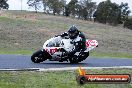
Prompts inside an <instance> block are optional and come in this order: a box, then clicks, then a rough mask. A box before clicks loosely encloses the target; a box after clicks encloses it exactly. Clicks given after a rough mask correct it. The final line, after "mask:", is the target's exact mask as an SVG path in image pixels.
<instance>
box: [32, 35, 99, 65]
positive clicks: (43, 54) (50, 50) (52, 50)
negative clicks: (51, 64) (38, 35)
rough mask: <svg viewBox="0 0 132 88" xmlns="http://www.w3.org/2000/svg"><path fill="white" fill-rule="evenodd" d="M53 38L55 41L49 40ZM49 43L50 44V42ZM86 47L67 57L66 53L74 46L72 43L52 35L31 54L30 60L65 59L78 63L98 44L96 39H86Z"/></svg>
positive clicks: (37, 61) (36, 61)
mask: <svg viewBox="0 0 132 88" xmlns="http://www.w3.org/2000/svg"><path fill="white" fill-rule="evenodd" d="M51 40H54V41H55V43H51V42H50V41H51ZM50 43H51V44H50ZM85 44H86V49H85V50H80V51H79V52H76V53H75V54H74V55H73V56H72V57H69V55H67V54H66V53H67V52H69V51H71V50H72V49H73V48H74V43H73V42H72V40H71V39H69V38H66V37H65V38H62V37H60V36H58V37H53V38H51V39H49V40H47V41H46V42H45V43H44V45H43V48H42V49H41V50H38V51H36V52H35V53H33V55H32V56H31V61H32V62H34V63H40V62H43V61H45V60H49V61H59V62H63V61H67V62H70V63H79V62H81V61H83V60H85V59H86V58H87V57H88V56H89V51H90V50H92V49H94V48H95V47H97V46H98V42H97V41H96V40H89V39H87V40H86V43H85Z"/></svg>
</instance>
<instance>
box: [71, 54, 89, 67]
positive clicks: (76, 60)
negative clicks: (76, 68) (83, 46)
mask: <svg viewBox="0 0 132 88" xmlns="http://www.w3.org/2000/svg"><path fill="white" fill-rule="evenodd" d="M88 56H89V52H82V53H80V55H79V56H77V55H74V56H73V57H70V58H69V61H70V63H71V64H74V63H79V62H81V61H83V60H85V59H86V58H87V57H88Z"/></svg>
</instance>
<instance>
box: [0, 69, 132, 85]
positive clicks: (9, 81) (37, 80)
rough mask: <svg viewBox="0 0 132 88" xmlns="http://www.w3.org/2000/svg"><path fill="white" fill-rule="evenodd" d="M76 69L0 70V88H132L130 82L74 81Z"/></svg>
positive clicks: (113, 71) (128, 71)
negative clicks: (82, 82)
mask: <svg viewBox="0 0 132 88" xmlns="http://www.w3.org/2000/svg"><path fill="white" fill-rule="evenodd" d="M87 73H88V74H131V75H132V69H103V70H97V69H91V70H90V69H89V70H87ZM76 75H77V71H59V72H57V71H55V72H54V71H52V72H35V71H34V72H32V71H29V72H28V71H25V72H24V71H23V72H22V71H19V72H0V88H132V84H85V85H82V86H81V85H79V84H77V82H76Z"/></svg>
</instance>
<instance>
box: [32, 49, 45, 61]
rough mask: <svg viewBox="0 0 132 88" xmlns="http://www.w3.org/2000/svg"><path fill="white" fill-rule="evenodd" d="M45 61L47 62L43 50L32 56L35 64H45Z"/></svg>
mask: <svg viewBox="0 0 132 88" xmlns="http://www.w3.org/2000/svg"><path fill="white" fill-rule="evenodd" d="M44 60H45V58H44V55H43V51H42V50H39V51H37V52H35V53H34V54H33V55H32V56H31V61H32V62H34V63H40V62H43V61H44Z"/></svg>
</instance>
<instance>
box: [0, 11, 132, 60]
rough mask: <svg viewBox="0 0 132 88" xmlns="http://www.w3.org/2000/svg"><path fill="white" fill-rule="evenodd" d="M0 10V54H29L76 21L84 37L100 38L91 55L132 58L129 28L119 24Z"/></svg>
mask: <svg viewBox="0 0 132 88" xmlns="http://www.w3.org/2000/svg"><path fill="white" fill-rule="evenodd" d="M0 14H1V16H0V53H1V54H32V52H34V51H35V50H38V49H41V47H42V45H43V43H44V42H45V41H46V40H47V39H49V38H51V37H53V36H55V35H57V34H61V33H63V32H65V31H67V29H68V28H69V26H71V25H73V24H75V25H76V26H77V27H78V28H79V30H80V31H82V32H83V33H84V34H85V35H86V38H89V39H95V40H97V41H98V42H99V47H98V48H96V49H95V50H93V51H92V52H91V55H93V56H97V57H103V56H107V57H122V58H132V55H131V53H132V30H129V29H125V28H123V27H121V26H118V27H113V26H109V25H103V24H99V23H94V22H91V21H83V20H77V19H71V18H66V17H62V16H53V15H46V14H43V13H37V14H36V13H34V12H26V11H22V12H21V11H1V12H0Z"/></svg>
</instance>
